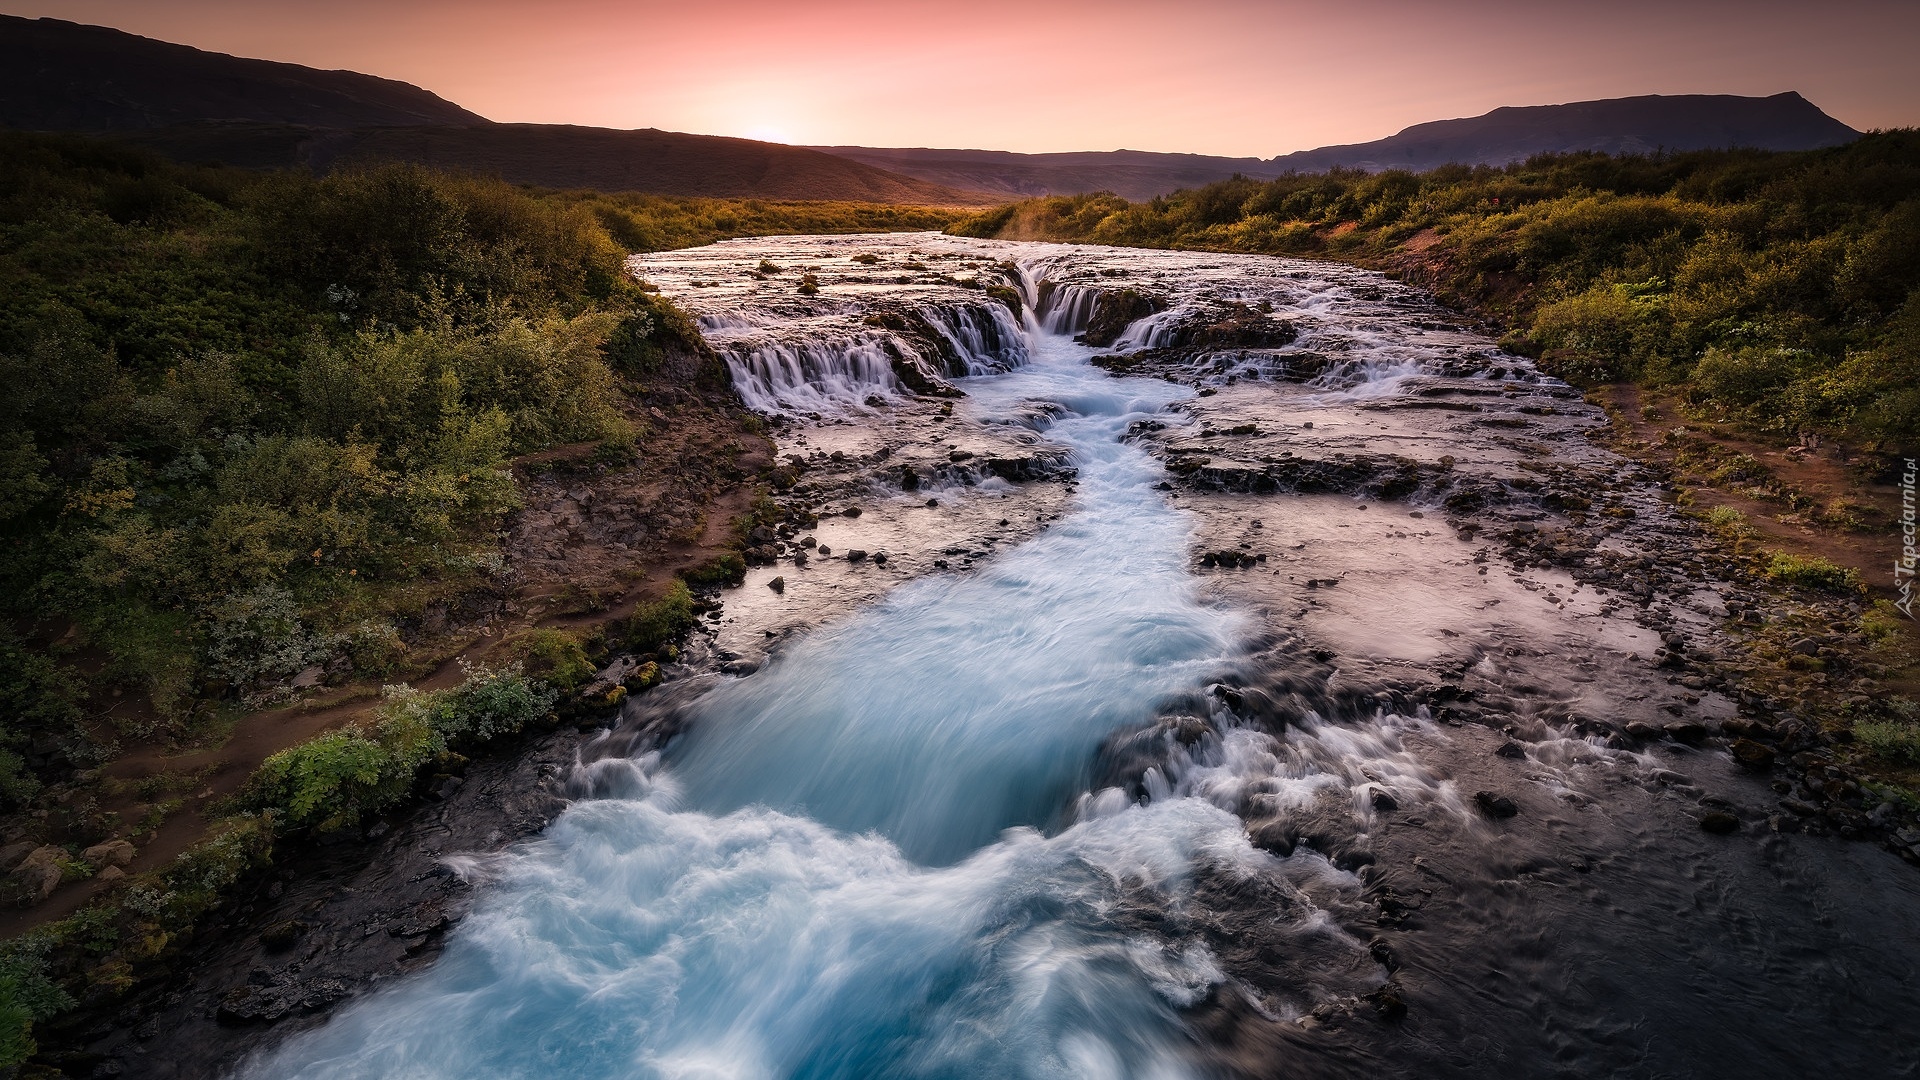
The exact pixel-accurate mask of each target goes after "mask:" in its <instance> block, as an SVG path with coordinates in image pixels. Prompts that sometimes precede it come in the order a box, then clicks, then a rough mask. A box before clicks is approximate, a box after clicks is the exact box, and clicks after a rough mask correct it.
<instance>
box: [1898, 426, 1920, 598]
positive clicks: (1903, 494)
mask: <svg viewBox="0 0 1920 1080" xmlns="http://www.w3.org/2000/svg"><path fill="white" fill-rule="evenodd" d="M1906 462H1907V471H1906V472H1904V473H1901V474H1900V542H1901V545H1902V546H1901V548H1900V557H1899V558H1898V559H1895V560H1894V561H1893V587H1894V588H1896V589H1898V590H1899V591H1900V599H1898V600H1895V601H1894V602H1893V606H1894V607H1897V608H1899V609H1900V610H1901V611H1903V612H1905V613H1906V616H1907V618H1909V619H1911V618H1914V614H1913V575H1914V562H1915V560H1916V559H1917V558H1920V553H1917V552H1915V551H1914V548H1913V533H1914V514H1913V481H1914V474H1915V473H1917V472H1920V468H1916V467H1915V461H1914V459H1913V458H1907V459H1906Z"/></svg>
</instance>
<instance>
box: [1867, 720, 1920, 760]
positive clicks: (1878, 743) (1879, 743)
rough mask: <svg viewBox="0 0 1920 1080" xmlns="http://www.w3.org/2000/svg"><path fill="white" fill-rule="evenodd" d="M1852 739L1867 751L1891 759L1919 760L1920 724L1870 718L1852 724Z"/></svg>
mask: <svg viewBox="0 0 1920 1080" xmlns="http://www.w3.org/2000/svg"><path fill="white" fill-rule="evenodd" d="M1853 738H1854V741H1855V742H1857V743H1859V744H1860V745H1861V746H1862V747H1864V748H1865V749H1866V750H1867V752H1869V753H1871V754H1874V755H1875V756H1877V757H1883V758H1887V759H1888V760H1891V761H1902V762H1910V763H1913V762H1920V724H1915V723H1910V722H1906V721H1900V720H1870V721H1867V722H1864V723H1857V724H1855V725H1853Z"/></svg>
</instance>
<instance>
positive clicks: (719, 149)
mask: <svg viewBox="0 0 1920 1080" xmlns="http://www.w3.org/2000/svg"><path fill="white" fill-rule="evenodd" d="M0 126H5V127H12V128H19V129H24V130H28V131H49V132H53V131H58V132H78V133H89V134H102V133H113V134H115V135H116V136H117V137H118V138H120V139H121V140H122V141H124V142H128V143H133V144H135V145H138V146H141V147H143V148H146V149H150V150H154V151H157V152H159V153H161V154H164V155H166V156H167V157H170V158H172V159H174V160H176V161H181V162H187V163H210V162H220V163H224V164H228V165H237V166H242V167H245V168H260V169H271V168H287V167H295V166H300V167H306V168H309V169H312V170H315V171H318V172H326V171H328V170H329V169H333V168H336V167H338V166H341V165H357V164H368V163H374V162H390V161H402V162H413V163H417V164H423V165H431V166H435V167H440V168H447V169H456V170H460V171H465V172H473V173H480V174H484V175H491V176H498V177H500V178H502V179H504V180H507V181H510V182H512V183H516V184H535V185H538V186H541V187H550V188H583V189H589V190H594V191H603V192H620V191H634V192H644V193H647V194H654V195H686V196H701V197H706V198H757V199H804V200H823V201H835V202H883V203H896V204H904V205H916V206H984V205H988V204H990V203H993V202H996V201H999V197H998V196H995V195H985V194H980V193H968V192H964V191H958V190H954V189H952V188H950V187H945V186H942V185H940V184H938V183H930V182H928V181H926V180H923V179H916V178H913V177H908V176H901V175H898V174H896V173H890V172H887V171H885V170H884V169H879V168H875V167H873V166H871V165H866V164H862V163H860V162H857V161H851V160H848V159H847V158H844V157H836V156H834V155H831V154H823V153H820V152H818V151H815V150H808V149H805V148H802V147H794V146H785V145H781V144H779V143H763V142H754V141H753V140H750V139H729V138H720V137H716V136H711V135H687V134H681V133H678V132H671V131H658V130H654V129H645V130H640V131H621V130H616V129H612V128H591V127H571V126H566V125H558V124H495V123H492V122H490V121H489V120H487V119H486V118H485V117H483V116H480V115H478V114H476V113H472V112H469V111H467V110H466V109H463V108H461V107H459V106H458V105H455V104H453V103H452V102H449V101H446V100H444V99H442V98H440V97H438V96H436V95H434V94H432V93H430V92H428V91H426V90H423V89H421V88H420V87H417V86H413V85H411V84H408V83H404V82H397V81H394V80H391V79H380V78H375V77H373V76H371V75H362V74H359V73H357V72H351V71H320V70H318V69H315V68H309V67H301V66H300V65H297V64H281V63H273V62H270V61H266V60H248V59H243V58H240V57H234V56H227V55H225V54H222V53H212V52H205V51H202V50H200V49H194V48H190V47H188V46H185V45H173V44H168V43H167V42H163V41H155V40H152V39H151V38H143V37H137V36H135V35H133V34H126V33H122V32H120V31H118V30H112V29H108V28H106V27H100V26H83V25H80V24H78V23H71V22H64V21H61V20H58V19H20V18H14V17H11V16H0Z"/></svg>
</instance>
